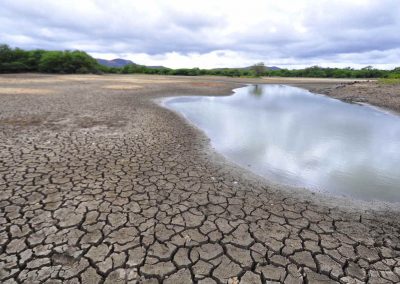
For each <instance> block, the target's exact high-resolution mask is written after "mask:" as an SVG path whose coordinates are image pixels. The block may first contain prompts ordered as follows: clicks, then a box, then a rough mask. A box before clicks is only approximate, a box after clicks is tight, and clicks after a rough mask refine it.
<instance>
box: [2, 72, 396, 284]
mask: <svg viewBox="0 0 400 284" xmlns="http://www.w3.org/2000/svg"><path fill="white" fill-rule="evenodd" d="M174 80H175V81H174ZM207 80H211V79H206V78H204V79H201V78H200V79H186V78H179V79H173V78H167V79H166V78H165V77H161V76H160V77H151V76H148V77H146V76H81V77H79V76H44V75H13V76H11V75H8V76H7V75H3V76H0V87H4V88H7V90H14V89H15V90H17V89H18V88H19V89H20V90H21V89H22V90H24V89H25V90H26V89H40V90H47V91H46V92H44V93H43V94H38V92H34V91H32V92H24V91H19V92H16V93H12V92H11V91H9V92H10V94H7V92H6V93H5V94H4V92H3V94H0V150H1V152H0V282H1V283H202V284H204V283H232V284H233V283H274V282H284V283H336V282H341V283H399V282H400V241H399V235H400V221H399V220H400V218H399V213H398V212H397V211H390V210H386V211H384V210H381V211H377V210H374V209H368V210H367V207H365V208H361V209H354V208H353V209H351V208H348V209H346V208H339V207H338V206H335V205H332V204H328V203H327V204H325V203H323V202H319V201H318V200H319V199H318V198H319V197H318V198H315V199H312V198H310V199H307V198H303V199H301V198H300V197H299V196H298V195H296V194H291V193H290V191H282V190H278V189H276V188H275V187H274V186H273V185H269V184H268V183H267V182H264V181H260V180H257V179H256V178H252V176H251V175H247V174H245V173H242V172H241V170H240V169H237V168H236V167H235V166H234V165H230V164H229V163H227V162H226V161H225V160H224V159H223V158H222V157H220V156H219V155H217V154H213V153H211V152H212V151H211V149H209V148H210V147H209V146H207V145H209V141H208V139H207V137H205V136H204V135H203V134H202V133H201V132H199V131H198V130H196V129H194V128H193V127H191V126H190V125H188V124H187V123H186V122H185V121H184V120H183V119H182V118H180V117H179V116H178V115H176V114H174V113H172V112H170V111H168V110H166V109H163V108H161V107H159V106H158V105H157V104H155V103H154V102H153V101H152V99H154V98H157V97H160V96H173V95H188V94H194V95H201V94H203V95H210V94H211V95H217V94H221V95H222V94H229V93H230V91H231V89H232V88H235V87H238V85H237V84H235V83H234V82H230V81H229V80H227V81H226V82H221V81H220V82H219V81H218V80H217V79H214V80H212V81H207ZM118 84H120V85H121V86H123V87H121V88H118V87H113V88H107V87H106V86H109V85H112V86H116V85H118ZM129 84H132V85H134V86H135V87H132V88H130V87H129V86H128V87H127V85H129ZM320 199H321V200H322V199H323V197H320Z"/></svg>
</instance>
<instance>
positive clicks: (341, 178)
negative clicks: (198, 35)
mask: <svg viewBox="0 0 400 284" xmlns="http://www.w3.org/2000/svg"><path fill="white" fill-rule="evenodd" d="M166 105H167V107H169V108H171V109H173V110H176V111H178V112H180V113H182V114H183V115H184V116H185V117H186V118H187V119H189V120H190V121H191V122H192V123H194V124H195V125H196V126H198V127H199V128H201V129H202V130H203V131H205V133H206V134H207V135H208V136H209V137H210V138H211V143H212V145H213V146H214V147H215V148H216V150H217V151H219V152H221V153H222V154H223V155H225V156H226V157H227V158H228V159H230V160H232V161H234V162H236V163H238V164H240V165H242V166H243V167H246V168H248V169H250V170H251V171H253V172H255V173H257V174H260V175H262V176H265V177H267V178H268V179H271V180H273V181H275V182H279V183H283V184H290V185H294V186H302V187H307V188H310V189H314V190H321V191H327V192H331V193H334V194H340V195H348V196H352V197H355V198H359V199H364V200H373V199H377V200H384V201H400V117H399V116H396V115H391V114H386V113H383V112H380V111H378V110H374V109H372V108H368V107H364V106H359V105H352V104H346V103H343V102H341V101H338V100H334V99H330V98H327V97H324V96H319V95H315V94H312V93H310V92H308V91H306V90H303V89H300V88H294V87H289V86H281V85H257V86H248V87H244V88H240V89H237V90H236V91H235V94H234V95H232V96H227V97H180V98H172V99H170V100H168V101H167V102H166Z"/></svg>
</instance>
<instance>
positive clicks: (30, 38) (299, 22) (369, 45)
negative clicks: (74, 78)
mask: <svg viewBox="0 0 400 284" xmlns="http://www.w3.org/2000/svg"><path fill="white" fill-rule="evenodd" d="M0 6H1V7H0V43H6V44H9V45H10V46H13V47H21V48H26V49H33V48H43V49H81V50H85V51H87V52H88V53H90V54H91V55H93V56H95V57H99V58H106V59H112V58H116V57H121V58H125V59H131V60H132V61H134V62H136V63H139V64H146V65H164V66H167V67H173V68H177V67H201V68H213V67H242V66H248V65H251V64H254V63H257V62H260V61H263V62H265V64H266V65H276V66H280V67H286V68H299V67H304V66H309V65H320V66H341V67H345V66H352V67H356V68H359V67H363V66H366V65H372V66H375V67H379V68H393V67H395V66H400V1H398V0H379V1H377V0H337V1H335V0H326V1H325V0H318V1H317V0H315V1H311V0H309V1H307V0H304V1H301V0H292V1H290V0H281V1H275V0H270V1H268V0H246V1H232V0H210V1H206V0H202V1H190V0H168V1H163V0H159V1H157V0H145V1H144V0H143V1H136V0H112V1H110V0H57V1H54V0H1V1H0Z"/></svg>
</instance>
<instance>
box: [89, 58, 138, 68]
mask: <svg viewBox="0 0 400 284" xmlns="http://www.w3.org/2000/svg"><path fill="white" fill-rule="evenodd" d="M96 60H97V62H99V63H100V64H101V65H104V66H107V67H124V66H125V65H129V64H135V63H134V62H132V61H130V60H126V59H122V58H116V59H112V60H107V59H101V58H96ZM135 65H136V64H135Z"/></svg>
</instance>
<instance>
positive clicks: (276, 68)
mask: <svg viewBox="0 0 400 284" xmlns="http://www.w3.org/2000/svg"><path fill="white" fill-rule="evenodd" d="M252 67H253V66H248V67H244V68H239V69H245V70H248V69H251V68H252ZM265 70H268V71H274V70H281V68H279V67H276V66H265Z"/></svg>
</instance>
